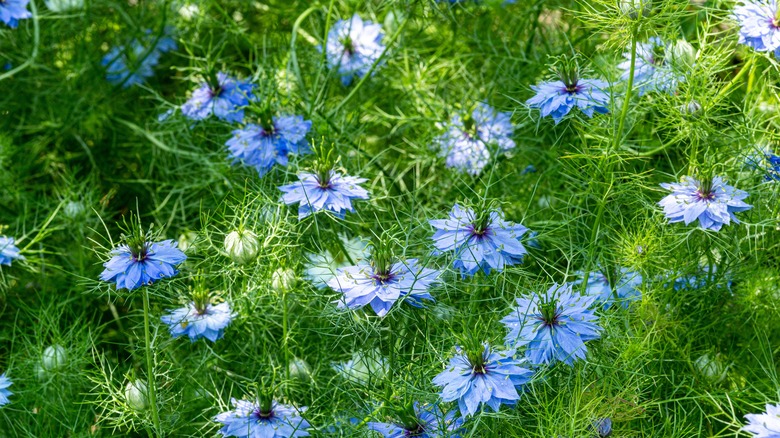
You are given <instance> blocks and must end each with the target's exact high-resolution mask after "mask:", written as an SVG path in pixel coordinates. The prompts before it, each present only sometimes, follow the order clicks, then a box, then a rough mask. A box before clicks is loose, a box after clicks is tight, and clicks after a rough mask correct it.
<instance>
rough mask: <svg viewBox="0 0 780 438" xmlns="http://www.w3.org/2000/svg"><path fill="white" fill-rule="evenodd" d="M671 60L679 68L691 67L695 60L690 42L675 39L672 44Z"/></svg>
mask: <svg viewBox="0 0 780 438" xmlns="http://www.w3.org/2000/svg"><path fill="white" fill-rule="evenodd" d="M671 51H672V54H671V62H672V64H673V65H674V66H675V67H677V68H678V69H679V70H683V71H687V70H690V69H691V68H693V64H694V63H695V62H696V50H695V49H694V48H693V46H692V45H691V43H689V42H688V41H685V40H677V42H675V43H674V44H673V45H672V50H671Z"/></svg>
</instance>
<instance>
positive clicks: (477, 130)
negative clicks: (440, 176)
mask: <svg viewBox="0 0 780 438" xmlns="http://www.w3.org/2000/svg"><path fill="white" fill-rule="evenodd" d="M509 117H510V115H509V114H508V113H502V112H498V111H496V110H495V109H493V108H492V107H490V106H488V105H485V104H483V103H479V104H477V106H476V108H475V109H474V111H472V112H471V114H466V115H461V114H455V115H453V116H452V118H451V119H450V122H449V124H448V125H447V126H446V127H445V129H446V132H445V133H444V134H442V135H440V136H438V137H436V138H435V139H434V146H435V147H436V149H438V151H439V156H442V157H446V165H447V167H451V168H454V169H456V170H460V171H463V172H468V173H470V174H472V175H476V174H478V173H480V172H481V171H482V169H483V168H484V167H485V165H486V164H487V163H488V161H489V160H490V150H489V149H488V146H491V145H495V146H496V147H497V150H498V151H499V152H500V151H506V150H509V149H512V148H514V147H515V142H514V140H512V134H513V133H514V126H512V122H511V121H510V119H509Z"/></svg>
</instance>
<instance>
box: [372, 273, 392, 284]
mask: <svg viewBox="0 0 780 438" xmlns="http://www.w3.org/2000/svg"><path fill="white" fill-rule="evenodd" d="M371 278H373V279H374V281H376V282H378V283H380V284H386V283H390V282H391V281H393V280H394V279H395V274H394V273H392V272H375V273H374V275H372V276H371Z"/></svg>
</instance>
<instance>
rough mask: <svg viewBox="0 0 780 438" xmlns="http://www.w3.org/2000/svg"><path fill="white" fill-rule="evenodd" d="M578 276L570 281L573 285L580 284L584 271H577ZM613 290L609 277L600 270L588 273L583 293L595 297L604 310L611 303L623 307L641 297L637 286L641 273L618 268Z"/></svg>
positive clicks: (610, 305) (640, 282) (640, 281)
mask: <svg viewBox="0 0 780 438" xmlns="http://www.w3.org/2000/svg"><path fill="white" fill-rule="evenodd" d="M577 275H578V276H579V278H578V279H577V280H575V281H574V282H572V285H573V286H576V285H580V284H582V280H583V277H584V276H585V272H583V271H578V272H577ZM616 282H617V285H616V287H615V290H614V291H613V290H612V286H610V284H609V279H608V278H607V276H606V275H604V273H603V272H602V271H592V272H591V273H590V274H588V285H587V286H586V288H585V293H586V294H587V295H589V296H593V297H596V302H597V303H601V304H603V305H604V310H606V309H609V308H610V307H612V304H613V303H617V304H620V305H621V306H623V308H624V309H627V308H628V304H629V303H630V302H632V301H636V300H639V299H641V298H642V292H641V291H640V290H639V286H640V285H641V284H642V274H640V273H638V272H636V271H632V270H630V269H628V268H620V275H619V277H618V278H617V279H616Z"/></svg>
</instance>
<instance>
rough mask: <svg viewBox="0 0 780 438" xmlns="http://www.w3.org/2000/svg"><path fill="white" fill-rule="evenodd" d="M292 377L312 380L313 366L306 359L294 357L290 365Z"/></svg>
mask: <svg viewBox="0 0 780 438" xmlns="http://www.w3.org/2000/svg"><path fill="white" fill-rule="evenodd" d="M288 368H289V372H290V377H292V378H293V379H298V380H311V367H310V366H309V364H308V363H306V361H305V360H303V359H300V358H297V357H295V358H293V359H292V360H291V361H290V364H289V365H288Z"/></svg>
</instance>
